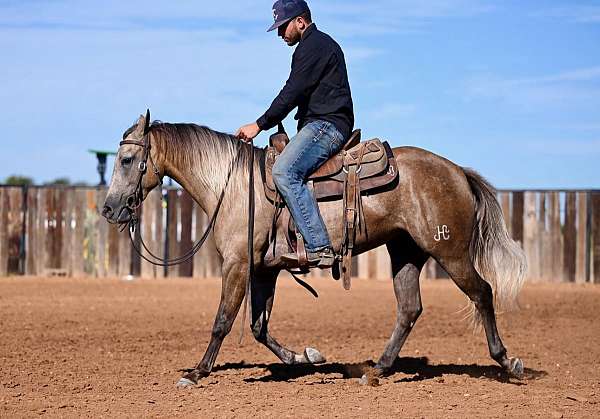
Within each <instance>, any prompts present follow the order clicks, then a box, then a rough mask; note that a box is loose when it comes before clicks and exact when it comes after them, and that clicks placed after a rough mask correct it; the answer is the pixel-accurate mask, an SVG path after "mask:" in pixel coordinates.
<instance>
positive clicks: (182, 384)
mask: <svg viewBox="0 0 600 419" xmlns="http://www.w3.org/2000/svg"><path fill="white" fill-rule="evenodd" d="M195 386H196V383H194V382H193V381H192V380H189V379H187V378H180V379H179V381H177V388H188V387H195Z"/></svg>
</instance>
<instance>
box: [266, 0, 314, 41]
mask: <svg viewBox="0 0 600 419" xmlns="http://www.w3.org/2000/svg"><path fill="white" fill-rule="evenodd" d="M273 18H274V19H275V23H273V25H272V26H271V27H270V28H269V29H268V31H272V30H274V29H277V33H278V35H279V36H280V37H282V38H283V40H284V41H285V42H286V43H287V44H288V45H289V46H294V45H296V44H297V43H298V42H299V41H300V38H301V37H302V34H303V33H304V31H305V30H306V28H307V27H308V26H309V25H310V24H311V23H312V17H311V14H310V9H309V8H308V4H306V1H304V0H277V1H276V2H275V4H273Z"/></svg>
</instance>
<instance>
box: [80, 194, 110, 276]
mask: <svg viewBox="0 0 600 419" xmlns="http://www.w3.org/2000/svg"><path fill="white" fill-rule="evenodd" d="M106 193H107V190H106V189H105V188H99V189H98V190H97V191H96V211H97V212H98V217H97V221H96V229H97V230H98V231H97V236H96V276H97V277H99V278H105V277H106V276H107V275H108V226H109V224H108V222H107V221H106V219H105V218H104V217H102V216H100V211H101V210H102V208H104V201H105V200H106ZM82 271H83V269H82ZM82 273H83V272H82Z"/></svg>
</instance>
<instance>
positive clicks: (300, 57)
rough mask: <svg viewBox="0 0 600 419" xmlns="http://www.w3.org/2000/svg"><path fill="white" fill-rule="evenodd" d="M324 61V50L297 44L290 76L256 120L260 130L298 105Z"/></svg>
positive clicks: (280, 119) (308, 91)
mask: <svg viewBox="0 0 600 419" xmlns="http://www.w3.org/2000/svg"><path fill="white" fill-rule="evenodd" d="M326 62H327V57H326V55H325V51H323V50H319V49H318V48H317V49H315V48H310V47H307V46H305V45H298V47H297V48H296V51H295V52H294V55H293V57H292V71H291V73H290V77H289V78H288V80H287V82H286V83H285V86H283V89H281V91H280V92H279V94H278V95H277V97H276V98H275V100H273V103H272V104H271V107H270V108H269V109H268V110H267V111H266V112H265V113H264V115H262V116H261V117H260V118H258V120H257V121H256V123H257V124H258V126H259V128H260V129H261V130H268V129H271V128H273V127H274V126H275V125H277V124H278V123H279V122H281V121H283V120H284V119H285V117H286V116H287V115H288V114H289V113H290V112H291V111H292V109H294V108H295V107H296V106H298V101H299V100H300V98H302V96H303V95H306V94H309V93H310V91H311V90H312V89H313V88H314V86H315V85H316V84H317V83H318V81H319V79H320V78H321V74H322V73H323V70H324V69H325V65H326Z"/></svg>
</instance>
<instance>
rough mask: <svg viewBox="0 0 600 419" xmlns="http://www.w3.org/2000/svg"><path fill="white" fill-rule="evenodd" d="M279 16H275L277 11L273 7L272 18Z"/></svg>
mask: <svg viewBox="0 0 600 419" xmlns="http://www.w3.org/2000/svg"><path fill="white" fill-rule="evenodd" d="M278 17H279V16H277V11H276V10H275V9H273V19H275V20H277V18H278Z"/></svg>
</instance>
